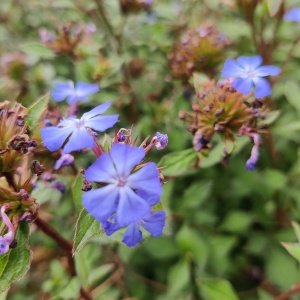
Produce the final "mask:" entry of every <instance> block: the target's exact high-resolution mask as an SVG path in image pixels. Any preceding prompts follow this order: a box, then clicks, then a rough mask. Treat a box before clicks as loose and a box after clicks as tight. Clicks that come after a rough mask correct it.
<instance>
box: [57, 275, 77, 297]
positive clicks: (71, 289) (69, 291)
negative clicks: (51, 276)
mask: <svg viewBox="0 0 300 300" xmlns="http://www.w3.org/2000/svg"><path fill="white" fill-rule="evenodd" d="M79 291H80V280H79V278H77V277H75V278H72V279H71V280H70V281H69V282H68V284H67V285H66V286H65V287H64V288H63V289H62V290H61V291H60V292H59V293H58V294H57V295H56V296H55V298H56V299H65V300H68V299H76V298H78V295H79Z"/></svg>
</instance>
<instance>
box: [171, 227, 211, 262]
mask: <svg viewBox="0 0 300 300" xmlns="http://www.w3.org/2000/svg"><path fill="white" fill-rule="evenodd" d="M175 239H176V242H177V244H178V245H179V247H180V248H181V250H182V251H183V252H185V253H186V252H189V253H191V254H192V257H193V259H194V260H195V261H196V262H197V263H198V264H199V265H200V266H201V267H204V266H205V264H206V262H207V258H208V245H207V244H206V243H205V242H204V241H203V240H202V238H201V237H200V235H199V232H197V231H196V230H194V229H192V228H189V227H188V226H183V227H182V228H181V229H180V231H179V232H178V233H177V235H176V238H175Z"/></svg>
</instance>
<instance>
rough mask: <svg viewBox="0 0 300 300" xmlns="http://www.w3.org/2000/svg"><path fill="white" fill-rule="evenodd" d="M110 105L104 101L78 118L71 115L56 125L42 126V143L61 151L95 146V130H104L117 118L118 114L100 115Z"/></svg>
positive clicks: (52, 149)
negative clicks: (61, 149)
mask: <svg viewBox="0 0 300 300" xmlns="http://www.w3.org/2000/svg"><path fill="white" fill-rule="evenodd" d="M110 106H111V103H110V102H106V103H104V104H101V105H98V106H97V107H95V108H94V109H92V110H91V111H89V112H87V113H84V114H83V115H82V117H81V118H80V119H77V118H75V117H73V116H72V117H69V118H67V119H63V120H62V121H60V122H59V123H58V125H57V126H51V127H45V128H42V129H41V136H42V140H43V144H44V145H45V146H46V147H47V148H48V149H49V150H50V151H56V150H58V149H60V148H62V147H63V153H70V152H72V151H78V150H82V149H84V148H93V147H94V146H95V135H96V133H95V131H100V132H102V131H105V130H106V129H108V128H110V127H112V126H113V125H114V124H115V123H116V122H117V120H118V117H119V116H118V115H108V116H102V115H101V114H102V113H104V112H105V111H106V110H107V109H108V108H109V107H110Z"/></svg>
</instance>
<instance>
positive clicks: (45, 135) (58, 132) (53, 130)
mask: <svg viewBox="0 0 300 300" xmlns="http://www.w3.org/2000/svg"><path fill="white" fill-rule="evenodd" d="M72 130H73V129H72V128H70V127H45V128H42V129H41V136H42V140H43V144H44V145H45V146H46V147H47V148H48V149H49V150H50V151H56V150H58V149H59V148H61V147H62V145H63V143H64V142H65V141H66V139H67V138H68V136H69V135H70V134H71V133H72Z"/></svg>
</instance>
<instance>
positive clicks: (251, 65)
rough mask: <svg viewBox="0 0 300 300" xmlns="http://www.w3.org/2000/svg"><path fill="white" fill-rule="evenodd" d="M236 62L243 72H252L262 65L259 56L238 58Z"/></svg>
mask: <svg viewBox="0 0 300 300" xmlns="http://www.w3.org/2000/svg"><path fill="white" fill-rule="evenodd" d="M236 61H237V63H238V64H239V65H240V66H241V67H242V68H243V69H244V70H254V69H256V68H257V67H258V66H260V65H261V64H262V57H261V56H260V55H255V56H240V57H238V58H237V60H236Z"/></svg>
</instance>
